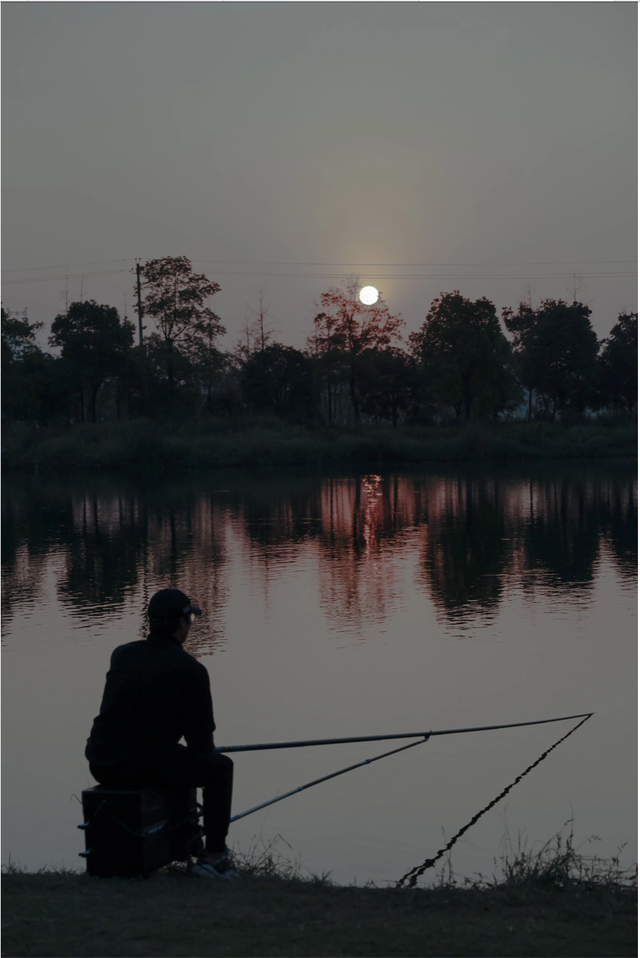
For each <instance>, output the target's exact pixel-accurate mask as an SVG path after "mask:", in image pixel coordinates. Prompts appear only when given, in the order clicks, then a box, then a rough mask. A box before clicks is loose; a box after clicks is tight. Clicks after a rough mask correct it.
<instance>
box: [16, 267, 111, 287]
mask: <svg viewBox="0 0 640 958" xmlns="http://www.w3.org/2000/svg"><path fill="white" fill-rule="evenodd" d="M128 272H130V271H129V270H128V269H103V270H96V271H94V272H92V273H61V274H60V275H59V276H30V277H25V279H5V280H3V281H2V285H3V286H16V285H19V284H25V283H50V282H53V281H54V280H68V279H86V278H87V277H88V276H115V275H116V273H128Z"/></svg>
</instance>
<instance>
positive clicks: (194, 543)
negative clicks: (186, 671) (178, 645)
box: [2, 461, 637, 884]
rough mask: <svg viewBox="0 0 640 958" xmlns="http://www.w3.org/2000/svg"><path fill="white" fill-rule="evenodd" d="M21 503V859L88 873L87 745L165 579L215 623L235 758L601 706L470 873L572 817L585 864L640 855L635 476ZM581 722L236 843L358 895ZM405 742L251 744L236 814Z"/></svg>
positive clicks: (94, 489) (15, 525)
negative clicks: (116, 652) (117, 652)
mask: <svg viewBox="0 0 640 958" xmlns="http://www.w3.org/2000/svg"><path fill="white" fill-rule="evenodd" d="M2 509H3V537H2V550H3V551H2V569H3V583H4V587H3V594H2V611H3V665H4V668H3V670H2V679H3V704H4V726H3V728H4V738H3V772H4V775H3V812H4V814H3V818H2V829H3V849H2V862H3V863H4V864H7V862H8V861H9V860H11V861H14V862H18V863H20V864H22V865H24V866H26V867H27V868H29V869H30V870H34V869H38V868H41V867H44V866H54V867H61V866H66V867H80V868H81V867H83V865H82V860H81V859H79V858H78V857H77V855H78V852H80V851H81V850H82V849H83V839H82V833H81V832H80V831H78V830H77V828H76V826H77V825H78V824H79V823H80V822H81V820H82V813H81V807H80V805H79V804H78V799H79V796H80V793H81V791H82V789H83V788H86V787H89V786H91V785H93V784H95V783H94V781H93V779H92V778H91V776H90V774H89V770H88V767H87V763H86V761H85V759H84V755H83V753H84V746H85V741H86V738H87V736H88V734H89V731H90V728H91V724H92V721H93V718H94V716H95V715H96V714H97V712H98V709H99V705H100V699H101V695H102V689H103V685H104V677H105V674H106V672H107V669H108V664H109V657H110V654H111V652H112V650H113V649H114V648H115V646H117V645H120V644H122V643H123V642H128V641H133V640H135V639H138V638H140V637H144V636H145V635H146V631H145V626H144V619H143V612H144V610H145V608H146V604H147V603H148V600H149V598H150V597H151V595H152V594H153V593H154V592H155V591H156V590H157V589H160V588H164V587H167V586H175V587H179V588H180V589H182V590H183V591H185V592H186V593H187V595H188V596H189V597H190V598H191V599H192V600H193V601H194V602H197V603H198V604H199V605H200V606H201V608H202V609H203V612H204V614H203V616H202V618H201V619H199V620H198V622H197V623H196V624H195V625H194V626H193V628H192V630H191V634H190V637H189V641H188V645H187V648H188V650H189V651H191V652H192V654H194V655H196V656H197V657H198V659H199V660H200V661H201V662H202V663H203V664H204V665H205V666H206V667H207V669H208V670H209V673H210V676H211V685H212V691H213V699H214V708H215V715H216V723H217V731H216V744H217V745H220V746H224V745H236V744H243V743H256V742H270V741H278V740H287V739H315V738H328V737H343V736H362V735H377V734H391V733H402V732H414V731H423V730H429V729H451V728H465V727H469V726H481V725H494V724H501V723H509V722H526V721H530V720H536V719H545V718H552V717H555V716H563V715H573V714H577V713H583V712H591V711H593V712H595V715H594V716H593V718H592V719H590V720H589V721H588V722H587V723H586V724H585V725H584V726H583V727H582V728H580V729H579V730H578V731H577V732H576V733H575V734H574V735H572V736H571V737H570V738H568V739H567V741H566V742H564V743H562V744H561V745H559V746H558V748H556V749H554V750H553V751H552V752H551V753H550V754H549V756H548V757H547V758H546V759H545V760H544V761H543V762H541V764H540V765H539V766H538V767H536V768H535V769H533V771H532V772H531V773H530V774H529V775H527V776H526V777H525V778H524V779H523V781H522V782H520V783H519V784H517V785H516V786H515V787H514V789H513V791H511V792H510V793H509V795H508V796H507V797H506V798H505V799H503V800H501V801H500V802H499V803H498V804H497V805H496V806H495V807H494V808H492V809H491V810H490V811H489V812H488V813H487V814H486V815H484V816H483V817H482V818H481V819H480V821H479V822H478V823H477V824H476V825H475V826H474V827H473V828H471V829H470V830H469V831H468V832H467V833H466V834H465V836H464V838H463V839H461V840H460V841H459V842H458V843H457V844H456V845H455V846H454V848H453V851H452V855H451V868H452V869H453V871H454V872H455V873H456V875H458V876H467V877H473V876H475V875H477V874H479V873H480V874H483V875H485V876H486V875H490V874H492V873H493V871H494V863H495V861H496V860H499V858H500V856H501V855H502V854H504V851H505V848H506V846H507V844H508V839H509V837H510V840H511V842H512V843H513V844H516V843H517V841H518V840H520V841H525V842H528V843H529V845H530V846H533V847H534V848H539V847H540V844H541V843H543V842H544V841H546V840H547V839H549V838H551V837H552V836H553V835H554V834H555V833H556V832H558V831H559V830H561V829H562V828H563V827H565V834H566V833H567V829H568V828H569V827H570V826H568V825H566V823H567V822H570V821H572V822H573V826H572V827H573V830H574V833H575V842H576V844H578V845H581V847H582V851H583V852H584V853H585V854H590V855H591V854H596V855H599V856H601V857H608V856H610V855H613V854H616V852H617V849H618V848H619V847H620V846H622V845H624V844H625V843H627V844H626V847H625V848H624V850H623V852H622V858H623V860H625V861H631V860H633V859H635V856H636V756H637V744H636V733H637V725H636V675H637V667H636V630H637V622H636V601H637V585H636V563H637V553H636V547H637V482H636V472H635V462H633V463H616V462H613V461H612V462H606V461H604V462H600V463H593V462H590V463H576V462H574V463H554V464H550V463H548V464H545V465H544V466H543V465H540V466H536V465H531V464H527V465H525V466H515V465H514V466H505V467H500V468H499V469H489V468H465V467H458V468H455V467H448V466H444V465H443V466H442V467H433V468H432V469H431V470H429V471H420V472H411V473H407V472H403V473H397V474H396V473H384V474H380V475H377V474H372V473H366V474H354V475H333V476H329V475H323V476H277V475H271V474H269V475H251V474H247V473H235V474H227V473H220V472H210V473H205V472H200V473H198V474H192V475H187V476H185V477H182V478H163V477H160V478H158V479H156V480H154V481H152V480H150V479H146V480H143V479H139V480H134V479H131V478H126V477H123V476H121V477H114V476H81V475H77V474H76V475H69V476H57V477H56V476H44V475H23V474H21V475H17V474H11V475H8V476H6V477H5V479H4V483H3V490H2ZM575 724H576V723H575V722H573V723H571V722H562V723H558V724H550V725H538V726H532V727H529V728H515V729H508V730H502V731H492V732H476V733H471V734H464V735H453V736H442V737H433V738H432V739H431V740H430V741H429V742H427V743H426V744H421V745H418V746H416V748H414V749H409V750H407V751H405V752H401V753H400V754H398V755H394V756H391V757H389V758H385V759H383V760H381V761H380V762H377V763H374V764H371V765H368V766H365V767H363V768H359V769H357V770H355V771H352V772H349V773H348V774H346V775H344V776H341V777H338V778H335V779H333V780H331V781H329V782H326V783H323V784H321V785H318V786H316V787H314V788H311V789H309V790H307V791H305V792H303V793H301V794H299V795H295V796H293V797H291V798H288V799H286V800H284V801H282V802H280V803H277V804H276V805H274V806H272V807H271V808H268V809H265V810H263V811H261V812H258V813H256V814H254V815H251V816H248V817H247V818H245V819H242V821H240V822H238V823H237V824H235V825H232V827H231V832H230V836H229V841H230V844H234V845H235V846H236V847H238V848H240V849H241V850H243V851H247V850H249V849H250V848H251V847H256V846H257V847H258V848H260V847H262V846H263V845H264V844H265V843H266V844H268V843H270V842H272V841H275V842H276V847H277V849H279V851H280V853H281V854H283V855H285V856H287V857H288V858H289V859H291V860H292V861H297V862H298V863H299V864H300V865H301V867H302V869H303V871H306V873H315V874H318V875H320V874H324V873H327V872H330V873H331V877H332V878H333V879H334V880H336V881H338V882H340V883H345V884H346V883H351V882H353V881H356V882H358V883H359V884H362V883H365V882H368V881H374V882H379V883H385V882H393V881H396V880H397V879H398V878H400V877H401V876H402V875H403V874H404V873H405V872H406V871H408V870H409V869H410V868H412V867H414V866H416V865H419V864H420V863H421V862H422V861H423V860H424V859H426V858H427V857H432V856H433V855H434V854H435V852H436V851H437V850H438V849H439V848H441V847H442V846H443V845H444V844H446V842H447V841H448V840H449V839H450V838H451V837H452V835H454V834H455V833H456V832H457V831H458V829H459V828H461V827H462V826H463V825H464V824H466V823H467V822H468V821H469V819H471V817H472V816H473V815H474V814H475V813H476V812H478V811H479V810H480V809H481V808H483V807H484V806H485V805H487V804H488V803H489V802H490V801H491V800H492V799H493V798H495V797H496V796H497V795H498V794H499V793H500V792H501V791H502V789H503V788H504V787H505V786H506V785H508V784H510V783H511V782H512V781H513V780H514V779H515V777H516V776H517V775H519V774H520V773H521V772H523V771H524V770H525V769H526V768H527V767H528V766H529V765H531V764H532V763H533V762H534V761H535V760H536V759H537V758H538V757H539V756H540V755H541V753H542V752H544V751H545V750H546V749H547V748H549V746H551V745H552V744H553V743H554V742H555V741H556V740H557V739H559V738H560V737H561V736H562V735H563V734H565V733H566V732H568V731H569V730H570V728H571V727H572V726H573V725H575ZM396 744H397V745H401V744H403V743H402V742H398V743H396ZM392 747H393V743H391V744H389V743H386V742H372V743H359V744H351V745H333V746H323V747H319V748H309V749H291V750H289V749H287V750H281V751H273V752H256V753H245V754H237V755H235V756H234V761H235V766H236V774H235V792H234V812H240V811H243V810H244V809H246V808H250V807H252V806H254V805H256V804H258V803H259V802H262V801H265V800H267V799H269V798H272V797H274V796H276V795H277V794H279V793H283V792H285V791H288V790H290V789H293V788H295V787H297V786H298V785H302V784H304V783H306V782H308V781H311V780H313V779H315V778H318V777H320V776H322V775H325V774H329V773H330V772H332V771H334V770H337V769H339V768H342V767H345V766H347V765H350V764H354V763H355V762H358V761H362V760H363V759H365V758H368V757H371V756H374V755H377V754H380V753H382V752H385V751H387V750H388V749H389V748H392ZM596 836H597V837H596ZM433 875H434V872H433V870H431V871H430V872H427V873H426V874H425V876H424V877H425V879H432V878H433Z"/></svg>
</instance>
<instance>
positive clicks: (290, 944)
mask: <svg viewBox="0 0 640 958" xmlns="http://www.w3.org/2000/svg"><path fill="white" fill-rule="evenodd" d="M285 844H286V843H285ZM281 849H282V844H281V843H271V844H270V845H263V846H261V847H260V848H258V847H257V846H256V847H254V848H252V849H249V851H248V852H247V853H246V854H245V855H243V854H241V853H236V857H237V861H238V865H239V868H240V871H241V874H242V878H241V880H240V881H237V882H222V881H209V880H205V879H196V878H190V877H189V876H188V875H187V874H186V869H185V868H184V867H180V866H177V865H176V866H172V867H170V868H168V869H164V870H162V871H161V872H157V873H155V874H154V875H152V876H151V877H150V878H149V879H147V880H136V879H95V878H89V877H88V876H86V875H83V874H78V873H74V872H51V871H42V872H40V873H38V874H26V873H25V872H23V871H21V870H20V869H19V868H17V867H16V866H12V867H11V868H8V869H6V872H7V874H5V876H4V877H3V891H4V914H3V921H4V923H5V929H4V948H3V955H5V956H7V958H12V956H15V958H18V956H23V955H24V956H42V958H47V956H59V958H60V956H89V958H92V956H131V958H134V956H153V958H170V956H191V958H199V956H209V958H211V956H235V958H238V956H245V955H246V956H253V955H264V956H270V955H282V956H327V958H329V956H348V955H351V956H355V955H361V956H367V955H369V956H387V955H388V956H423V958H428V956H465V958H474V956H495V958H501V956H520V955H523V956H524V955H527V956H538V958H543V956H546V958H552V956H574V955H575V956H586V958H588V956H611V958H615V956H627V955H635V954H636V953H637V949H636V925H637V907H636V883H635V877H634V873H633V871H631V870H628V869H627V870H625V869H624V868H622V866H621V864H620V862H619V860H618V859H612V860H611V861H608V862H607V861H604V860H599V859H597V858H595V857H593V856H591V857H585V856H583V855H580V854H579V852H578V851H577V850H576V849H574V847H573V836H569V838H568V839H567V838H564V837H563V836H561V835H559V836H555V838H554V839H552V840H551V841H550V842H548V843H546V845H544V846H543V847H542V848H541V849H540V850H538V851H536V852H533V851H527V849H526V848H525V847H524V846H522V845H519V846H518V847H516V849H515V850H511V851H507V853H506V854H505V857H504V858H503V860H502V861H501V864H500V869H501V871H500V874H498V875H497V876H494V877H493V878H491V879H488V880H484V879H481V878H477V879H474V880H466V881H462V882H461V883H459V882H458V881H457V880H456V879H455V877H454V876H453V874H452V872H451V868H450V863H449V869H448V871H444V872H442V873H440V874H439V875H437V876H436V877H435V878H434V879H433V881H432V883H431V884H430V885H428V886H426V887H421V888H413V889H410V890H409V889H403V888H397V887H390V888H389V887H386V888H380V887H375V886H373V885H369V886H367V887H364V888H363V887H356V886H349V887H341V886H338V885H335V884H333V883H332V882H331V881H330V878H329V876H326V875H322V876H317V875H305V874H304V873H303V869H302V868H301V866H300V863H297V862H291V861H290V860H289V858H288V857H287V854H286V853H283V852H282V850H281Z"/></svg>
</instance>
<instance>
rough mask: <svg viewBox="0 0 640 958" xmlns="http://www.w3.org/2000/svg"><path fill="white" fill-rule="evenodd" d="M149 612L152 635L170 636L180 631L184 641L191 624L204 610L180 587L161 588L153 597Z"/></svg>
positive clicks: (179, 635)
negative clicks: (192, 602) (193, 602)
mask: <svg viewBox="0 0 640 958" xmlns="http://www.w3.org/2000/svg"><path fill="white" fill-rule="evenodd" d="M147 614H148V616H149V626H150V628H151V634H152V635H156V636H164V637H169V636H175V635H176V633H178V636H177V637H178V638H179V639H180V641H182V642H184V640H185V639H186V637H187V633H188V631H189V626H190V625H191V623H192V622H193V620H194V618H195V617H196V616H197V615H202V612H201V610H200V609H199V608H198V607H197V606H196V605H192V604H191V601H190V600H189V599H188V598H187V596H186V595H185V594H184V592H180V590H179V589H161V590H160V592H156V594H155V595H153V596H152V597H151V601H150V602H149V609H148V612H147Z"/></svg>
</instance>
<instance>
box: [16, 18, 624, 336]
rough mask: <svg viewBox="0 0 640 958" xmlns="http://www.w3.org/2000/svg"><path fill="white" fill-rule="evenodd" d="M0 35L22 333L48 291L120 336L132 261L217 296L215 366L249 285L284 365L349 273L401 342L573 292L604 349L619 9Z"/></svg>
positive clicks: (620, 68)
mask: <svg viewBox="0 0 640 958" xmlns="http://www.w3.org/2000/svg"><path fill="white" fill-rule="evenodd" d="M2 26H3V33H2V40H3V94H4V95H3V113H2V119H3V133H4V139H3V154H4V163H3V187H4V189H3V214H4V216H3V225H4V234H3V240H4V242H3V254H4V255H3V262H2V267H3V279H4V281H5V285H4V290H3V304H4V306H5V307H6V308H9V309H16V310H17V309H22V308H23V307H25V306H26V307H27V308H28V311H29V318H30V319H32V320H44V321H45V322H46V323H47V324H48V323H50V321H51V320H52V319H53V317H54V316H55V315H56V313H58V312H60V311H61V310H62V308H63V304H64V297H65V293H64V290H65V286H66V287H67V288H68V296H69V300H70V301H72V300H75V299H79V298H80V293H81V291H82V296H83V298H93V299H96V300H98V301H99V302H103V303H109V304H111V305H114V306H116V307H117V308H118V309H119V310H120V311H122V310H123V309H124V305H125V296H126V306H127V311H128V314H129V316H130V318H135V316H134V314H133V309H132V306H133V296H132V288H133V282H132V277H131V276H130V274H129V273H128V270H129V269H131V267H132V266H133V265H134V257H140V258H141V259H142V261H143V262H144V261H145V260H147V259H150V258H154V257H159V256H166V255H172V256H177V255H186V256H188V257H189V258H190V259H191V260H192V261H193V265H194V268H195V269H196V270H198V271H201V272H206V273H207V275H209V276H210V277H211V278H212V279H215V280H217V281H218V282H219V283H220V285H221V287H222V291H221V292H220V293H219V294H218V295H217V296H216V297H215V298H214V300H213V301H212V303H211V305H212V306H213V307H214V309H215V310H216V312H218V313H219V315H220V316H221V318H222V320H223V322H224V324H225V325H226V326H227V329H228V331H229V332H228V335H227V337H225V345H231V344H233V343H234V342H235V341H236V340H237V338H238V335H239V332H240V328H241V326H242V323H243V320H244V316H245V311H246V307H245V304H248V305H251V304H252V303H253V302H254V293H255V291H256V290H257V288H258V287H259V286H261V285H264V287H265V291H266V297H267V299H268V300H270V302H271V304H272V307H271V314H272V323H273V326H274V327H275V329H276V333H277V336H276V338H277V339H279V340H280V341H282V342H284V343H287V344H290V345H293V346H297V347H302V346H303V345H304V341H305V338H306V336H307V335H308V334H309V332H310V331H311V318H312V316H313V315H314V299H317V297H318V295H319V294H320V293H321V292H322V291H323V290H325V289H327V288H328V287H329V286H331V285H335V284H337V283H338V282H339V281H340V278H341V276H344V275H345V274H349V273H356V274H358V275H359V276H360V277H361V280H362V282H363V284H365V283H367V282H369V283H372V284H373V285H376V286H377V287H378V288H380V289H381V290H382V291H383V294H384V297H385V299H386V301H387V302H388V304H389V306H390V308H391V310H392V311H394V312H395V311H400V312H402V314H403V316H404V318H405V319H406V321H407V329H406V331H407V332H409V331H411V330H414V329H417V328H418V327H419V326H420V324H421V322H422V321H423V319H424V316H425V314H426V312H427V310H428V308H429V304H430V303H431V300H432V299H433V298H434V297H435V296H437V295H438V293H439V292H440V291H451V290H453V289H460V291H461V292H462V293H463V295H465V296H469V297H471V298H474V299H475V298H477V297H479V296H483V295H484V296H487V297H489V299H491V300H492V301H493V302H494V303H495V304H496V306H497V308H498V310H500V309H501V307H502V306H507V305H510V306H513V307H514V308H515V307H517V304H518V302H519V301H520V300H521V299H524V298H527V297H528V293H527V283H528V282H529V283H530V286H531V291H532V297H533V302H534V305H536V304H537V302H538V301H539V300H540V298H544V297H554V298H569V299H572V298H573V282H574V280H573V278H572V273H575V274H576V276H577V279H576V282H577V283H578V284H579V285H580V284H581V288H580V289H579V293H578V298H579V299H582V300H583V301H586V302H588V303H589V304H590V305H591V308H592V310H593V317H592V320H593V323H594V326H595V328H596V331H597V332H598V335H599V336H605V335H606V334H607V333H608V332H609V330H610V328H611V326H612V325H613V324H614V322H615V321H616V319H617V315H618V313H619V312H620V311H622V310H634V311H635V310H636V309H637V305H636V279H635V276H634V274H635V270H636V263H635V260H636V255H637V225H636V220H637V72H636V71H637V6H636V4H635V3H623V2H619V3H611V2H608V3H580V2H577V3H509V2H506V3H397V4H396V3H384V2H383V3H368V2H363V3H312V4H307V3H154V2H151V3H82V2H80V3H4V4H3V6H2ZM118 261H119V262H118ZM358 264H365V265H358ZM373 264H378V265H373ZM67 266H68V274H69V279H68V283H67V281H66V280H65V275H66V272H67V270H66V268H65V267H67ZM19 270H23V271H24V272H18V271H19ZM117 270H121V272H111V271H117ZM96 272H100V273H102V272H104V273H105V275H93V274H95V273H96ZM263 274H264V275H263ZM381 274H382V275H381ZM550 274H557V275H550ZM603 274H623V275H606V276H603ZM625 274H626V275H625ZM83 275H84V279H81V276H83ZM385 276H386V278H383V277H385ZM25 280H28V282H26V281H25ZM17 281H20V282H17Z"/></svg>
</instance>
